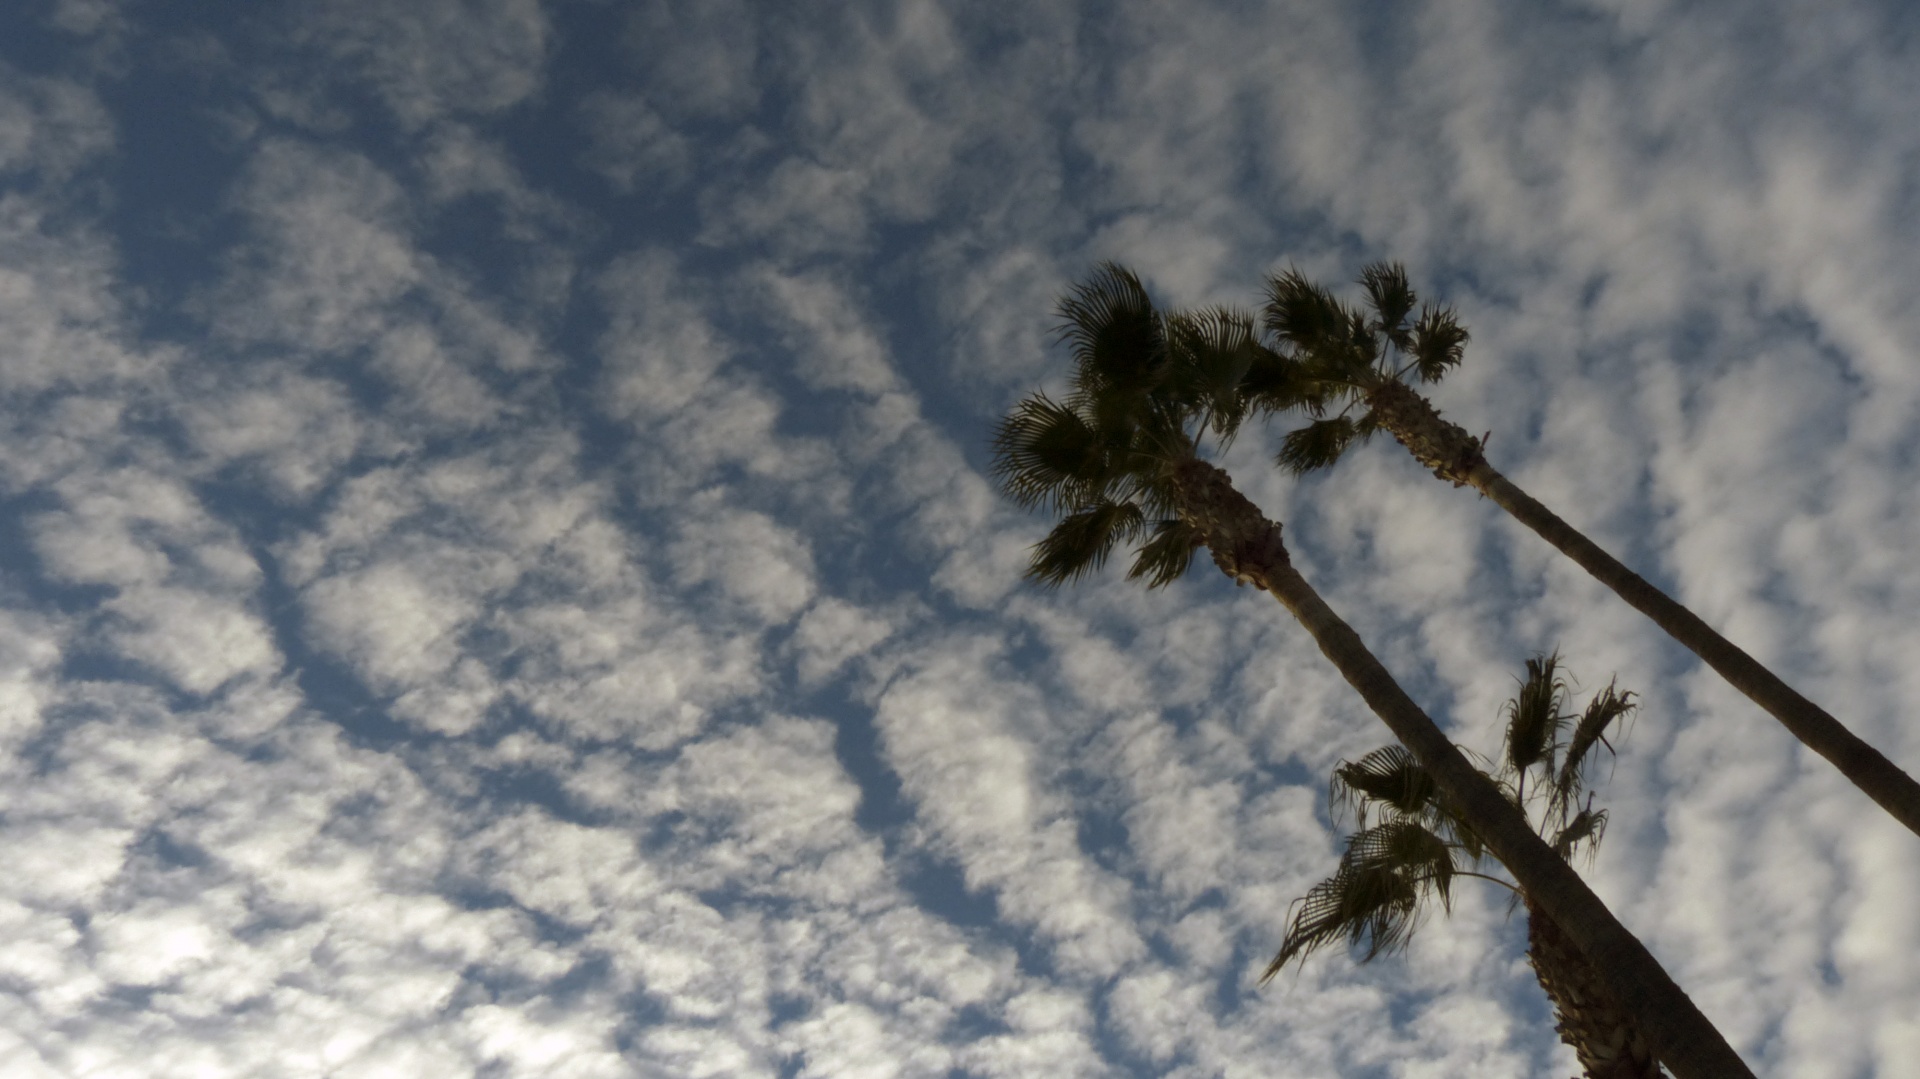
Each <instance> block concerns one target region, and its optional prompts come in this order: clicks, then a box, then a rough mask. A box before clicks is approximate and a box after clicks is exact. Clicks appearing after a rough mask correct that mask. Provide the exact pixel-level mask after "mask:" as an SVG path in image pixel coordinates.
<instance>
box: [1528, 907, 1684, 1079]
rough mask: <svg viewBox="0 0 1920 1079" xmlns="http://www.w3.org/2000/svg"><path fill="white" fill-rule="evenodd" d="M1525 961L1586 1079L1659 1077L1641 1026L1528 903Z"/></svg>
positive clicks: (1551, 923) (1543, 914) (1555, 928)
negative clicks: (1529, 964) (1538, 982)
mask: <svg viewBox="0 0 1920 1079" xmlns="http://www.w3.org/2000/svg"><path fill="white" fill-rule="evenodd" d="M1527 958H1528V959H1529V960H1530V961H1532V963H1533V971H1534V974H1535V975H1536V976H1537V977H1538V978H1539V979H1540V988H1542V989H1544V990H1546V993H1547V1000H1548V1001H1550V1002H1551V1003H1552V1004H1553V1014H1554V1016H1555V1017H1556V1018H1557V1019H1558V1020H1559V1022H1558V1023H1556V1024H1554V1028H1553V1029H1554V1030H1555V1031H1557V1032H1558V1033H1559V1035H1560V1040H1561V1041H1563V1042H1566V1043H1567V1044H1568V1045H1570V1046H1572V1047H1573V1052H1574V1055H1575V1056H1577V1057H1579V1058H1580V1070H1581V1071H1583V1072H1585V1073H1586V1077H1587V1079H1663V1076H1664V1075H1665V1074H1666V1073H1664V1072H1662V1071H1661V1070H1660V1064H1659V1062H1658V1061H1656V1060H1655V1059H1654V1056H1653V1046H1651V1045H1649V1044H1648V1043H1647V1039H1646V1036H1645V1035H1644V1034H1642V1033H1641V1031H1640V1027H1639V1024H1637V1023H1635V1022H1634V1021H1633V1017H1632V1016H1631V1015H1629V1014H1628V1013H1627V1010H1626V1009H1625V1008H1622V1007H1621V1006H1620V1004H1619V1002H1618V1001H1616V1000H1614V998H1613V994H1612V993H1610V992H1608V991H1607V986H1606V983H1605V982H1604V981H1603V980H1602V979H1601V978H1600V974H1599V972H1598V971H1596V970H1594V969H1593V964H1591V963H1589V962H1587V957H1586V956H1584V955H1581V954H1580V949H1578V948H1576V947H1575V946H1574V944H1573V941H1571V940H1569V939H1567V935H1566V934H1565V933H1563V932H1561V930H1560V927H1559V926H1558V925H1557V924H1555V923H1554V921H1553V919H1552V918H1550V917H1548V916H1547V914H1546V912H1545V911H1542V910H1540V909H1538V908H1536V907H1535V906H1534V905H1533V903H1532V902H1530V901H1529V902H1528V903H1527Z"/></svg>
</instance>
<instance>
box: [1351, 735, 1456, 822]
mask: <svg viewBox="0 0 1920 1079" xmlns="http://www.w3.org/2000/svg"><path fill="white" fill-rule="evenodd" d="M1436 793H1437V788H1436V787H1435V786H1434V782H1433V777H1432V776H1431V775H1429V774H1428V773H1427V770H1426V769H1425V768H1422V767H1420V762H1419V761H1417V760H1415V759H1414V757H1413V754H1412V753H1411V752H1409V751H1408V750H1407V747H1405V746H1403V745H1400V744H1398V743H1395V744H1394V745H1390V746H1381V747H1380V748H1379V749H1376V750H1374V751H1372V752H1371V753H1368V754H1367V755H1366V756H1363V757H1361V758H1360V759H1359V760H1357V761H1341V762H1340V763H1339V764H1337V765H1335V766H1334V769H1333V780H1332V781H1331V782H1330V783H1329V784H1328V790H1327V795H1328V801H1329V802H1330V803H1331V804H1332V807H1333V810H1334V812H1335V813H1336V814H1337V813H1339V812H1340V811H1341V810H1344V809H1349V808H1351V809H1352V810H1353V814H1354V819H1355V820H1357V821H1358V822H1359V824H1360V826H1361V827H1362V828H1365V827H1366V826H1367V819H1368V817H1369V816H1371V815H1372V813H1373V811H1374V810H1375V808H1376V807H1377V808H1379V809H1381V810H1382V811H1384V813H1385V817H1386V819H1396V818H1408V819H1413V820H1427V819H1429V818H1430V817H1431V815H1432V810H1433V808H1434V799H1435V796H1436Z"/></svg>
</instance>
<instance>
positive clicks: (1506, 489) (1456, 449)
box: [1368, 381, 1920, 835]
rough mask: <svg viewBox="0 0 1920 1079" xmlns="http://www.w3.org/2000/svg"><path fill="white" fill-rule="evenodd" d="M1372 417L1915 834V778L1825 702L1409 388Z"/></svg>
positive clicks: (1383, 397)
mask: <svg viewBox="0 0 1920 1079" xmlns="http://www.w3.org/2000/svg"><path fill="white" fill-rule="evenodd" d="M1368 403H1369V404H1370V405H1371V406H1372V408H1373V414H1374V416H1375V417H1376V418H1377V419H1378V420H1379V421H1380V425H1381V426H1382V427H1384V428H1386V429H1387V430H1388V431H1389V432H1391V433H1392V434H1393V436H1394V437H1395V438H1397V439H1399V440H1400V443H1401V445H1404V446H1405V447H1407V449H1408V451H1410V452H1411V453H1412V454H1413V455H1414V457H1415V458H1417V459H1418V460H1419V461H1420V463H1421V464H1423V465H1426V466H1427V467H1428V468H1431V469H1433V472H1434V475H1436V476H1439V477H1440V478H1441V479H1445V480H1451V481H1453V484H1454V486H1456V487H1463V486H1464V487H1472V488H1474V489H1475V490H1477V491H1479V492H1480V493H1481V494H1483V495H1485V496H1487V497H1488V498H1489V499H1492V500H1493V502H1494V504H1495V505H1497V506H1499V507H1500V508H1501V509H1503V510H1506V511H1507V512H1508V513H1510V514H1512V515H1513V518H1514V519H1515V520H1517V521H1519V522H1520V523H1521V524H1523V525H1526V526H1527V527H1528V528H1531V529H1533V531H1534V532H1536V533H1538V534H1539V536H1540V538H1542V539H1544V540H1546V541H1547V542H1548V543H1551V544H1553V546H1554V547H1555V548H1556V549H1557V550H1559V551H1560V553H1562V554H1564V555H1566V556H1567V557H1568V558H1571V559H1573V560H1574V562H1576V563H1578V564H1579V566H1580V568H1581V569H1584V570H1586V571H1587V572H1588V573H1590V574H1592V575H1593V577H1594V579H1595V580H1598V581H1599V582H1600V583H1601V584H1604V585H1606V586H1607V587H1608V588H1611V589H1613V591H1614V592H1615V594H1617V595H1618V596H1619V597H1620V598H1621V599H1624V600H1626V601H1627V602H1628V603H1629V604H1631V605H1632V606H1633V607H1634V608H1635V609H1637V610H1639V611H1640V613H1642V614H1644V615H1646V616H1647V617H1648V618H1651V619H1653V621H1654V623H1655V624H1656V625H1658V626H1659V627H1660V628H1661V629H1663V630H1666V632H1667V635H1668V636H1669V637H1672V638H1673V639H1674V640H1676V641H1678V642H1680V643H1681V644H1682V645H1684V646H1686V648H1687V649H1688V650H1689V651H1691V652H1692V653H1693V654H1694V655H1696V656H1699V657H1700V660H1701V662H1703V663H1705V664H1706V665H1707V666H1709V667H1712V668H1713V669H1714V670H1715V671H1717V672H1719V674H1720V677H1722V678H1724V679H1726V680H1727V683H1728V684H1729V685H1731V686H1733V688H1735V689H1737V690H1739V691H1740V692H1742V693H1744V694H1746V695H1747V697H1748V698H1749V699H1751V700H1752V701H1753V702H1754V703H1755V704H1757V705H1759V706H1760V707H1762V708H1764V709H1766V710H1767V711H1768V712H1770V713H1772V715H1773V717H1774V718H1775V719H1777V720H1779V721H1780V723H1781V725H1782V726H1784V727H1786V728H1787V730H1788V731H1790V732H1792V734H1793V736H1794V737H1795V738H1798V739H1800V741H1801V743H1802V744H1804V745H1805V746H1806V747H1807V748H1808V749H1811V750H1813V751H1814V752H1815V753H1818V754H1820V755H1821V756H1822V757H1825V758H1826V759H1827V760H1829V761H1831V762H1832V763H1833V766H1834V767H1836V768H1838V769H1840V773H1841V774H1842V775H1844V776H1846V777H1847V778H1848V779H1849V780H1852V781H1853V785H1854V786H1856V787H1859V788H1860V789H1861V790H1862V791H1864V792H1866V795H1867V797H1869V798H1872V799H1873V800H1874V801H1876V802H1878V803H1880V807H1881V808H1882V809H1885V810H1886V811H1887V812H1888V813H1891V814H1893V818H1894V819H1895V820H1897V821H1899V822H1900V823H1901V824H1904V825H1906V826H1907V828H1908V830H1910V831H1912V832H1913V833H1914V834H1915V835H1920V783H1916V782H1914V779H1913V777H1912V776H1910V775H1908V774H1907V773H1906V772H1905V771H1902V770H1901V768H1900V766H1899V765H1896V764H1894V763H1893V762H1892V761H1890V760H1888V759H1887V758H1886V756H1885V755H1884V754H1882V753H1881V752H1880V751H1879V750H1877V749H1875V748H1873V747H1872V746H1870V745H1868V744H1867V743H1866V742H1864V741H1862V740H1861V739H1860V737H1859V736H1858V735H1856V734H1854V733H1853V732H1852V731H1850V730H1848V729H1847V728H1846V727H1845V726H1843V725H1842V724H1841V723H1840V721H1839V720H1837V719H1835V718H1833V717H1832V716H1830V715H1828V714H1827V712H1826V710H1825V709H1823V708H1821V707H1820V706H1819V705H1817V704H1815V703H1813V702H1812V701H1810V700H1808V699H1806V698H1805V697H1802V696H1801V695H1800V694H1798V693H1796V692H1794V690H1793V687H1791V686H1789V685H1787V684H1786V683H1785V682H1783V681H1781V680H1780V678H1779V676H1777V675H1775V674H1774V673H1773V672H1772V671H1770V670H1768V669H1767V668H1765V667H1763V666H1761V665H1760V663H1759V662H1758V661H1757V660H1755V659H1754V658H1753V657H1752V656H1749V655H1747V653H1746V652H1745V651H1743V650H1741V649H1740V648H1739V647H1738V646H1736V645H1735V644H1734V643H1733V642H1732V641H1729V640H1727V639H1726V638H1725V637H1722V636H1721V635H1720V634H1719V633H1717V632H1715V631H1714V629H1713V627H1712V626H1709V625H1707V624H1706V623H1705V622H1703V621H1701V620H1700V618H1699V616H1698V615H1696V614H1694V613H1693V612H1692V611H1690V610H1688V609H1687V608H1685V607H1683V606H1681V605H1680V603H1678V602H1677V601H1675V600H1674V599H1673V597H1671V596H1669V595H1667V594H1666V593H1665V592H1662V591H1660V590H1659V589H1658V588H1655V587H1654V586H1653V585H1652V584H1650V583H1648V582H1647V580H1646V579H1645V578H1643V577H1641V576H1640V575H1639V574H1637V573H1635V572H1633V571H1632V570H1630V569H1628V568H1627V567H1625V566H1623V565H1621V564H1620V560H1619V559H1617V558H1614V557H1613V556H1612V555H1610V554H1608V553H1607V552H1605V551H1603V550H1601V549H1600V547H1599V546H1598V545H1597V544H1595V543H1594V542H1593V541H1592V540H1590V539H1588V538H1587V537H1586V536H1584V535H1582V534H1581V533H1580V531H1579V530H1577V529H1575V528H1574V527H1573V526H1572V525H1569V524H1568V523H1567V522H1565V521H1563V520H1561V519H1560V518H1559V517H1558V516H1557V515H1555V514H1554V512H1553V511H1552V510H1549V509H1547V507H1545V506H1543V505H1541V504H1540V503H1539V502H1537V501H1535V500H1534V499H1533V497H1532V496H1530V495H1528V494H1527V493H1526V492H1525V491H1523V490H1521V489H1520V488H1519V487H1516V486H1514V484H1513V483H1512V481H1510V480H1508V479H1507V478H1506V477H1505V476H1503V475H1501V474H1500V473H1499V472H1498V471H1496V470H1495V469H1494V467H1493V466H1492V465H1489V464H1488V463H1487V461H1486V458H1485V457H1483V456H1482V455H1481V453H1480V441H1479V440H1478V439H1475V438H1471V437H1469V436H1468V435H1467V433H1466V432H1465V431H1464V430H1462V429H1461V428H1460V427H1459V425H1457V424H1453V423H1448V422H1447V421H1445V420H1443V419H1441V418H1440V414H1439V412H1437V411H1436V410H1435V409H1434V407H1433V406H1432V405H1431V404H1429V403H1428V402H1427V400H1426V399H1425V398H1423V397H1421V396H1420V395H1419V394H1417V393H1415V392H1413V390H1412V389H1410V388H1409V387H1407V386H1405V385H1403V384H1402V383H1399V382H1396V381H1387V382H1384V383H1382V384H1381V385H1380V386H1378V387H1376V388H1375V389H1374V391H1373V393H1372V394H1371V395H1370V397H1369V399H1368Z"/></svg>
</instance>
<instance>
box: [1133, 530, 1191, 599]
mask: <svg viewBox="0 0 1920 1079" xmlns="http://www.w3.org/2000/svg"><path fill="white" fill-rule="evenodd" d="M1199 548H1200V533H1199V532H1198V531H1197V530H1196V529H1195V528H1194V527H1193V526H1192V525H1190V524H1188V523H1186V522H1185V521H1182V520H1179V519H1177V518H1168V519H1166V520H1163V521H1160V522H1159V523H1158V524H1156V525H1154V528H1153V535H1152V537H1151V538H1149V539H1148V540H1147V542H1145V543H1143V544H1141V545H1140V549H1139V550H1138V551H1137V552H1136V553H1135V555H1134V559H1133V568H1132V569H1129V570H1128V571H1127V579H1129V580H1135V579H1139V578H1145V579H1146V582H1147V587H1148V588H1164V587H1166V586H1167V585H1170V584H1172V583H1173V582H1175V581H1177V580H1179V579H1180V575H1181V574H1183V573H1185V572H1187V567H1188V566H1190V565H1192V564H1193V553H1194V551H1196V550H1198V549H1199Z"/></svg>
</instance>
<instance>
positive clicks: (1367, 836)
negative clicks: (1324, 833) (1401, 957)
mask: <svg viewBox="0 0 1920 1079" xmlns="http://www.w3.org/2000/svg"><path fill="white" fill-rule="evenodd" d="M1453 873H1454V864H1453V849H1452V847H1450V846H1449V845H1448V844H1447V842H1446V840H1444V839H1442V838H1440V837H1439V836H1438V835H1435V834H1434V833H1432V832H1430V831H1428V830H1427V829H1425V828H1422V827H1421V826H1420V825H1418V824H1415V823H1413V822H1411V821H1392V822H1389V823H1387V824H1383V825H1380V826H1378V827H1375V828H1368V829H1366V830H1364V831H1362V832H1359V833H1358V834H1356V835H1353V836H1351V837H1349V838H1348V840H1347V850H1346V853H1345V854H1344V855H1342V856H1341V858H1340V868H1339V869H1338V870H1336V871H1335V872H1334V874H1333V876H1331V877H1328V878H1327V879H1326V880H1323V881H1321V882H1320V883H1319V884H1316V885H1314V886H1313V887H1312V888H1310V889H1308V890H1307V894H1306V895H1304V896H1302V897H1301V898H1300V899H1298V900H1296V901H1295V902H1294V904H1293V907H1292V908H1291V913H1290V915H1289V917H1288V919H1287V933H1286V936H1285V937H1284V938H1283V939H1282V941H1281V944H1280V952H1279V954H1277V955H1275V956H1274V958H1273V962H1271V963H1269V964H1267V969H1266V970H1265V971H1264V972H1263V973H1262V974H1261V975H1260V980H1261V981H1262V982H1264V981H1267V980H1268V979H1270V978H1272V977H1273V976H1274V975H1275V974H1277V973H1279V972H1280V970H1281V968H1283V967H1285V966H1286V965H1287V963H1288V962H1289V961H1291V960H1293V959H1295V958H1305V957H1306V956H1307V955H1310V954H1312V953H1313V952H1315V951H1317V950H1318V949H1320V948H1322V947H1325V946H1326V945H1328V944H1332V943H1334V942H1336V941H1340V940H1345V941H1346V942H1347V944H1348V946H1350V947H1354V948H1364V949H1365V951H1364V953H1363V954H1362V955H1361V956H1360V961H1361V962H1363V963H1364V962H1367V961H1369V960H1371V959H1373V958H1375V957H1376V956H1379V955H1381V954H1382V953H1388V952H1394V951H1398V950H1399V949H1401V948H1404V947H1405V946H1406V944H1407V941H1408V940H1409V939H1410V938H1411V937H1412V935H1413V931H1414V929H1415V928H1416V927H1417V925H1418V921H1419V915H1420V906H1421V903H1422V902H1423V901H1424V900H1425V898H1426V897H1427V896H1428V895H1429V894H1431V893H1434V892H1438V893H1439V895H1440V898H1441V902H1442V903H1443V904H1445V903H1447V902H1449V898H1450V897H1449V886H1450V885H1451V882H1452V879H1453Z"/></svg>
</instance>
